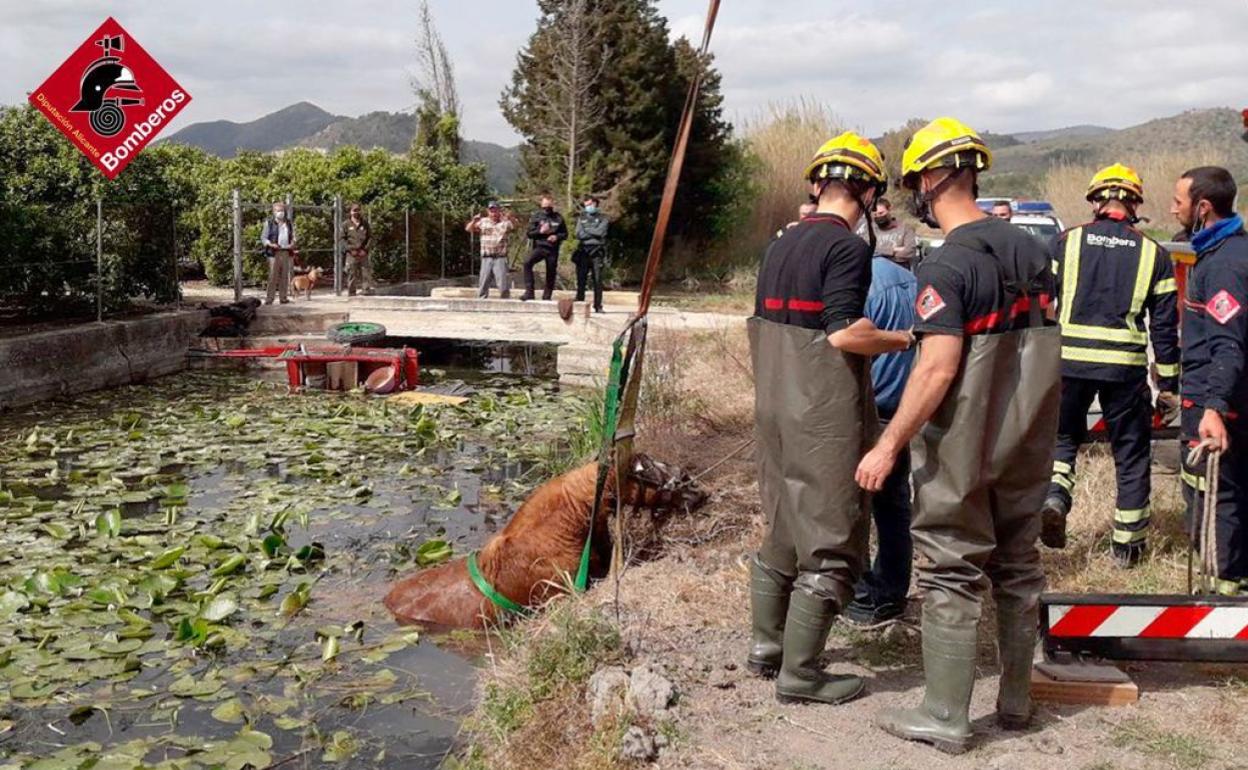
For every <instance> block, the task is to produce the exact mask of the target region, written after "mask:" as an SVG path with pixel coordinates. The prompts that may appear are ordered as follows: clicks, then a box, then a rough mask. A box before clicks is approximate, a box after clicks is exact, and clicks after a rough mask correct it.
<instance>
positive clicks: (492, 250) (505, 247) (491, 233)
mask: <svg viewBox="0 0 1248 770" xmlns="http://www.w3.org/2000/svg"><path fill="white" fill-rule="evenodd" d="M486 212H487V214H486V216H484V217H482V216H481V215H480V214H478V215H476V216H475V217H473V218H472V221H471V222H469V223H468V225H467V226H466V227H465V228H464V229H465V230H467V231H468V232H470V233H477V234H478V235H480V236H481V274H480V276H479V277H478V278H477V296H478V297H480V298H481V299H485V298H486V297H488V296H490V284H494V285H496V286H498V293H499V296H501V297H502V298H503V299H508V298H509V297H511V275H510V273H509V271H508V269H507V254H508V251H509V248H510V246H511V231H512V230H514V229H515V228H516V223H515V222H514V221H512V219H511V217H507V216H503V207H502V206H500V205H499V204H498V201H490V205H489V206H487V207H486Z"/></svg>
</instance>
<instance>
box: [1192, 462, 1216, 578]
mask: <svg viewBox="0 0 1248 770" xmlns="http://www.w3.org/2000/svg"><path fill="white" fill-rule="evenodd" d="M1206 455H1208V457H1207V458H1206ZM1201 460H1205V461H1206V464H1205V473H1204V478H1205V490H1204V492H1201V490H1200V482H1199V481H1197V484H1196V494H1197V495H1201V505H1200V507H1199V509H1198V510H1199V514H1197V512H1196V510H1193V513H1192V519H1193V521H1192V524H1191V529H1190V532H1189V533H1188V534H1189V536H1190V537H1191V539H1192V541H1193V542H1192V544H1191V545H1192V548H1189V549H1188V551H1187V593H1188V594H1189V595H1190V594H1191V593H1192V589H1193V585H1192V555H1193V552H1194V550H1195V547H1196V541H1197V540H1199V542H1200V586H1199V587H1200V589H1201V592H1202V593H1214V592H1216V590H1217V580H1218V548H1217V531H1218V528H1217V519H1218V477H1219V476H1220V475H1221V470H1222V467H1221V466H1222V450H1221V449H1219V448H1217V446H1216V445H1215V444H1214V442H1213V440H1212V439H1205V440H1204V441H1201V442H1200V444H1198V445H1196V446H1195V447H1193V448H1192V451H1190V452H1188V454H1187V465H1188V467H1189V468H1194V467H1196V466H1197V465H1200V462H1201ZM1193 508H1194V509H1195V508H1196V506H1193ZM1198 516H1199V517H1198Z"/></svg>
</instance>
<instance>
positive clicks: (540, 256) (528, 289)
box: [524, 246, 559, 299]
mask: <svg viewBox="0 0 1248 770" xmlns="http://www.w3.org/2000/svg"><path fill="white" fill-rule="evenodd" d="M540 262H545V263H546V288H544V289H543V290H542V299H550V298H551V297H552V296H553V295H554V293H555V271H556V269H557V268H558V266H559V250H558V249H551V248H547V247H545V246H534V247H533V250H532V251H530V252H529V256H528V259H526V260H524V295H525V296H526V297H532V296H533V289H534V285H535V280H534V278H533V266H534V265H536V264H538V263H540Z"/></svg>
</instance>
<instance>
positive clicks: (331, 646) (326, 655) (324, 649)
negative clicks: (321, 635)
mask: <svg viewBox="0 0 1248 770" xmlns="http://www.w3.org/2000/svg"><path fill="white" fill-rule="evenodd" d="M338 651H339V643H338V637H336V636H329V637H326V638H325V641H324V642H322V643H321V660H323V661H325V662H326V663H328V662H329V661H331V660H333V659H334V658H336V657H338Z"/></svg>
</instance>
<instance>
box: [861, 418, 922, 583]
mask: <svg viewBox="0 0 1248 770" xmlns="http://www.w3.org/2000/svg"><path fill="white" fill-rule="evenodd" d="M887 425H888V422H887V421H885V420H881V421H880V428H881V430H883V428H884V427H886V426H887ZM871 518H872V519H873V520H874V521H875V535H876V541H877V547H876V552H875V560H874V561H872V562H871V569H869V570H867V572H865V573H864V574H863V576H862V578H860V579H859V580H858V585H857V586H855V587H854V601H856V602H858V603H859V604H865V605H869V606H872V607H879V606H881V605H885V604H901V603H903V602H905V600H906V594H908V593H910V566H911V564H910V563H911V559H912V558H913V555H914V541H913V540H912V539H911V537H910V450H909V449H908V448H907V449H903V450H902V451H901V452H900V453H898V455H897V464H896V465H894V466H893V472H892V473H890V474H889V475H888V478H886V479H884V486H883V487H882V488H881V489H880V491H879V492H877V493H875V494H874V495H872V496H871Z"/></svg>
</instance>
